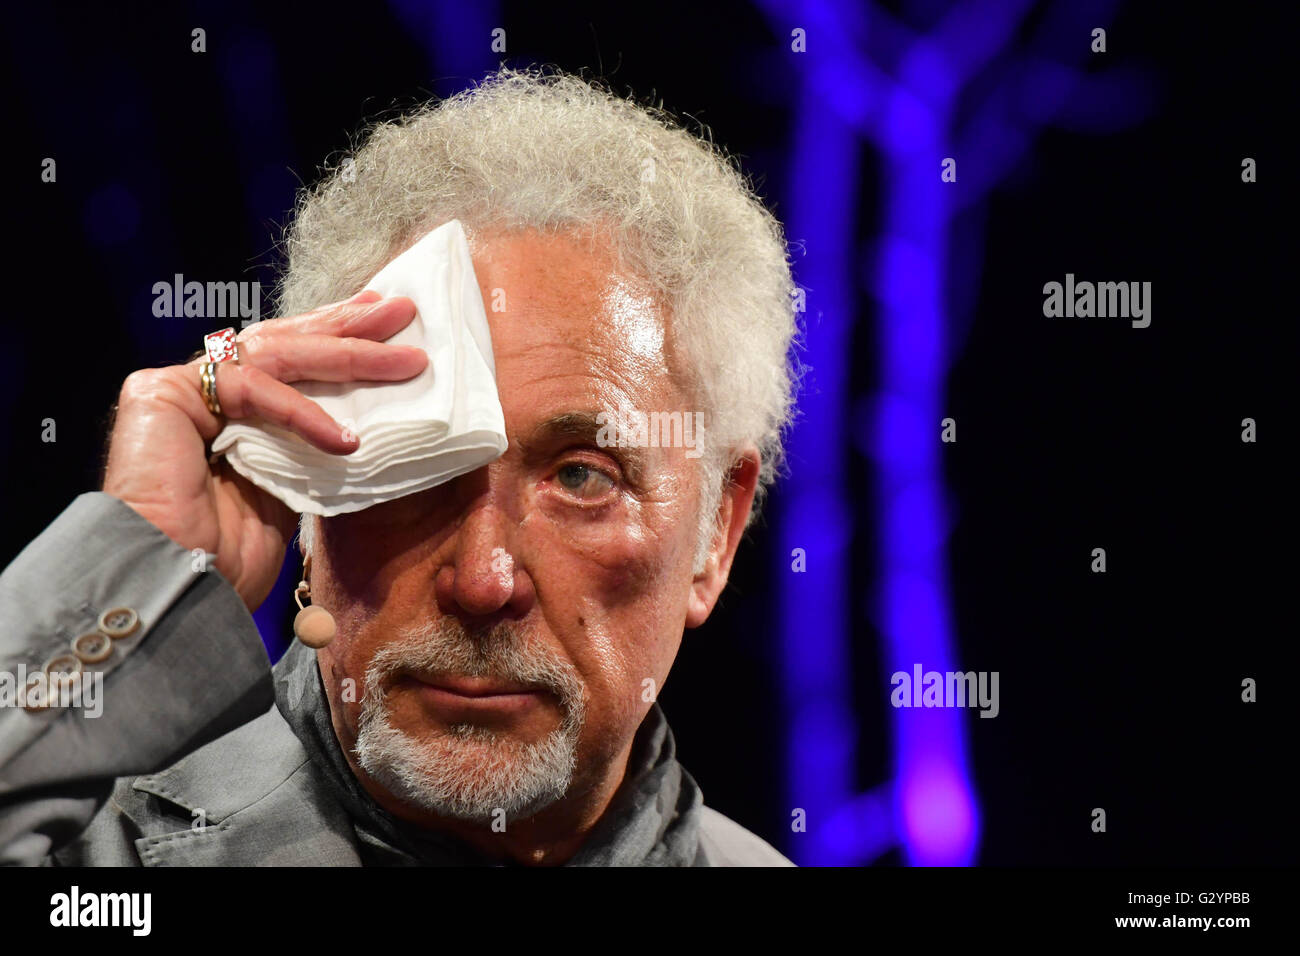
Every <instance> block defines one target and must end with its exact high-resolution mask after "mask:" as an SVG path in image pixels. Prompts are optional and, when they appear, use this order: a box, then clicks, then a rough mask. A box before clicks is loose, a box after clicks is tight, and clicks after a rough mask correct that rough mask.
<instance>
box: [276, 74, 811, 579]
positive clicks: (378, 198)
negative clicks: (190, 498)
mask: <svg viewBox="0 0 1300 956" xmlns="http://www.w3.org/2000/svg"><path fill="white" fill-rule="evenodd" d="M450 219H459V220H461V222H462V223H464V224H465V227H466V229H467V230H469V231H470V232H471V233H472V232H474V231H476V230H485V231H491V230H496V229H506V230H511V229H530V228H531V229H537V230H558V229H573V228H577V229H582V230H588V231H589V230H592V229H594V228H595V227H596V225H597V224H599V227H600V229H601V230H602V233H601V234H602V235H604V236H606V237H608V238H611V239H612V240H613V243H614V249H615V251H616V253H617V254H618V255H619V256H620V257H621V260H622V261H623V262H624V263H626V264H627V265H628V266H629V267H630V268H631V269H632V270H634V272H635V274H636V275H637V276H638V277H639V278H641V279H642V280H644V281H645V282H647V283H648V284H649V286H650V288H651V289H652V290H653V291H654V292H655V293H656V294H657V296H658V297H659V301H661V302H663V303H665V305H666V307H667V309H668V316H669V335H670V337H671V344H672V346H673V348H672V350H671V352H670V353H669V354H672V355H678V356H685V359H684V360H683V361H684V362H685V363H686V364H687V365H689V367H687V368H682V369H675V371H676V372H678V373H679V374H681V375H682V377H683V380H684V381H685V382H686V383H687V387H688V388H689V389H690V390H691V393H692V399H693V401H695V402H696V408H697V409H699V410H701V411H703V413H704V416H705V419H704V420H705V423H706V425H707V428H706V430H705V435H706V443H707V447H706V448H705V450H704V454H703V455H702V456H701V457H700V458H699V459H698V462H699V466H700V468H701V470H702V471H701V480H702V484H701V495H700V513H699V524H698V527H699V538H698V546H697V550H696V561H695V565H696V567H695V571H696V573H699V572H700V571H701V570H702V569H703V566H704V559H705V557H706V556H707V553H708V550H709V547H710V545H711V543H712V542H713V541H714V539H715V535H716V533H717V526H716V523H715V519H716V516H717V511H718V505H719V502H720V499H721V495H722V491H723V488H724V487H725V482H726V481H727V480H728V476H729V474H730V472H731V468H732V465H733V464H734V463H735V461H736V460H737V452H738V450H739V449H741V448H742V447H744V446H745V445H747V444H750V443H752V444H753V445H754V446H756V447H757V448H758V451H759V454H760V456H761V462H762V464H761V468H760V474H759V485H758V493H757V495H756V498H755V502H754V508H753V510H752V511H751V514H750V520H751V521H752V520H753V519H754V518H755V517H756V516H757V514H758V512H759V510H760V507H761V504H762V501H763V498H764V495H765V492H766V489H767V487H768V486H769V485H770V484H771V483H772V482H773V481H774V480H775V478H776V476H777V475H778V474H779V473H780V470H781V466H782V442H783V437H784V433H785V431H786V429H787V428H788V426H789V424H790V422H791V418H792V415H793V412H794V394H795V390H796V388H797V384H798V378H799V372H800V365H799V362H798V359H797V357H796V355H795V350H794V346H795V342H796V339H797V337H798V333H799V330H798V323H797V312H796V308H795V285H794V281H793V278H792V276H791V271H790V263H789V258H788V251H787V246H786V242H785V239H784V236H783V230H782V227H781V224H780V223H779V222H778V221H777V220H776V218H775V217H774V216H773V215H772V214H771V213H770V212H769V211H768V210H767V209H766V208H765V206H764V205H763V203H762V201H761V200H760V199H759V197H758V196H757V195H756V193H755V191H754V190H753V188H752V187H751V185H750V181H749V179H748V177H747V176H746V175H745V174H743V173H742V172H741V171H740V169H739V165H738V163H737V162H736V161H735V160H734V159H733V158H732V157H731V156H730V155H728V154H727V153H726V152H725V151H724V150H722V149H721V148H719V147H718V146H716V145H715V144H714V143H713V141H712V136H711V134H710V133H709V131H708V129H707V128H706V127H702V128H701V134H700V135H697V134H695V133H692V132H690V131H689V130H687V129H686V128H685V127H684V126H683V125H682V123H681V122H680V121H679V120H678V119H677V118H676V117H674V116H673V115H672V114H670V113H668V112H666V111H665V110H664V109H663V108H662V105H661V106H659V107H656V106H654V104H653V103H647V104H640V103H638V102H636V101H634V100H632V99H624V98H621V97H619V96H617V95H616V94H614V93H613V92H612V91H611V90H610V89H609V88H608V86H607V85H605V84H604V82H603V81H599V80H588V79H586V78H584V77H581V76H576V75H573V74H567V73H564V72H562V71H560V70H558V69H555V68H553V67H530V68H528V69H522V70H520V69H513V68H508V67H503V68H502V69H500V70H499V71H497V72H495V73H491V74H489V75H488V76H487V77H486V78H485V80H484V81H483V82H482V83H480V84H479V85H477V86H475V87H471V88H470V89H467V90H465V91H464V92H461V93H458V94H456V95H455V96H453V97H451V98H450V99H447V100H444V101H441V102H438V103H429V104H426V105H424V106H422V107H420V108H418V109H416V110H415V111H413V112H410V113H408V114H406V115H404V116H401V117H399V118H398V119H395V120H393V121H389V122H382V123H379V124H378V125H375V126H374V127H373V128H371V129H370V131H369V134H368V135H367V136H365V137H364V144H363V145H361V146H360V148H358V149H356V151H355V154H354V155H353V156H351V157H344V158H343V159H341V161H340V162H339V163H338V164H337V165H335V166H334V167H333V168H332V169H330V170H328V171H327V175H326V176H325V178H324V180H323V181H322V182H321V183H320V184H319V185H317V186H316V187H314V188H312V189H308V190H304V191H303V192H302V193H301V195H300V196H299V198H298V202H297V205H296V210H295V214H294V215H293V217H292V219H291V221H290V223H289V225H288V227H287V230H286V235H285V239H284V248H285V251H286V253H287V269H286V270H285V272H284V275H283V277H282V281H281V283H280V287H279V288H278V290H277V296H276V298H277V301H276V307H277V312H276V314H278V315H296V314H299V313H302V312H306V311H308V310H310V309H313V308H316V307H318V306H320V305H323V304H325V303H328V302H336V301H338V300H340V299H344V298H347V297H348V296H350V295H352V294H354V293H355V292H357V291H358V290H360V289H361V288H362V287H363V286H364V285H365V283H366V282H367V281H368V280H369V279H370V278H371V277H372V276H373V275H374V274H375V273H376V272H378V271H379V269H380V268H381V267H382V266H383V265H384V264H385V263H387V262H388V261H390V260H391V259H392V258H394V257H395V256H396V255H397V254H398V253H400V252H401V251H402V250H403V249H404V248H406V247H407V246H408V245H409V244H410V243H411V242H413V241H414V240H415V239H416V238H418V237H419V236H420V235H422V234H423V233H425V232H427V231H429V230H430V229H433V228H435V227H436V226H438V225H441V224H442V223H444V222H446V221H448V220H450ZM313 530H314V524H313V522H312V521H311V520H310V516H308V515H304V516H303V520H302V524H301V531H302V534H301V538H302V546H303V549H304V552H305V553H307V554H310V553H311V548H312V538H313Z"/></svg>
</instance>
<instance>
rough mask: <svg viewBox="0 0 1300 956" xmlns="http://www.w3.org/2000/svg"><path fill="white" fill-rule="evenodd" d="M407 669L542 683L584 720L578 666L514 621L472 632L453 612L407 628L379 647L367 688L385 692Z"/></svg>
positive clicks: (535, 685) (368, 670) (368, 673)
mask: <svg viewBox="0 0 1300 956" xmlns="http://www.w3.org/2000/svg"><path fill="white" fill-rule="evenodd" d="M403 672H408V673H411V674H415V675H419V676H423V677H438V676H460V677H487V678H491V679H494V680H499V681H504V682H509V683H514V684H522V685H524V686H527V687H533V688H542V689H545V690H548V691H550V692H551V693H553V694H554V695H555V696H556V697H557V698H558V699H559V701H560V704H561V706H562V707H563V709H564V710H565V712H566V716H567V717H568V718H569V719H570V720H572V719H573V718H575V717H577V718H578V719H579V720H580V719H581V714H582V711H583V709H584V707H583V705H584V702H585V694H584V687H583V682H582V678H581V676H580V675H579V674H578V672H577V669H576V668H575V667H574V666H573V665H572V664H571V663H569V662H568V661H566V660H563V659H562V658H558V657H555V656H553V655H551V654H550V653H548V652H546V651H545V650H543V649H542V648H540V647H539V646H538V645H537V644H535V643H533V642H530V641H529V640H527V639H526V637H525V636H524V635H523V634H522V632H521V629H520V628H519V626H518V625H517V624H515V623H514V622H512V621H500V622H498V623H497V624H495V625H493V626H492V627H491V628H490V629H488V630H486V631H484V632H481V633H480V634H478V635H472V634H471V633H470V632H469V630H468V629H467V628H466V627H465V626H464V625H463V624H462V623H461V622H460V621H458V620H456V619H455V618H451V617H444V618H440V619H438V620H436V621H429V622H427V623H426V624H421V625H416V626H415V627H411V628H408V629H407V630H405V631H403V632H402V634H401V636H400V637H399V638H398V639H397V640H396V641H393V642H392V643H390V644H386V645H385V646H384V647H382V648H380V650H379V651H378V652H376V654H375V656H374V657H373V658H372V659H371V661H370V664H369V666H368V667H367V668H366V693H367V694H369V693H370V689H371V688H375V689H376V690H377V691H379V692H380V693H382V692H383V688H384V687H385V686H386V685H387V684H388V683H389V682H390V681H391V679H392V678H393V677H394V676H396V675H398V674H401V673H403Z"/></svg>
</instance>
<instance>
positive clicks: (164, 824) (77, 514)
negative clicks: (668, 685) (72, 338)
mask: <svg viewBox="0 0 1300 956" xmlns="http://www.w3.org/2000/svg"><path fill="white" fill-rule="evenodd" d="M115 608H127V609H130V610H131V611H134V612H135V616H136V617H138V620H139V624H138V625H137V626H136V627H135V630H134V631H133V632H132V633H130V634H129V635H126V636H123V637H121V638H119V639H115V640H113V641H112V647H111V653H110V654H109V656H108V657H107V658H106V659H104V660H103V661H102V662H98V663H93V664H86V665H84V667H85V670H86V673H85V674H83V681H84V682H85V683H86V686H87V688H88V690H89V688H90V687H91V685H92V684H93V679H92V678H91V677H90V674H91V672H93V671H98V672H100V673H101V674H102V683H101V685H100V686H101V688H102V692H101V694H100V697H99V698H98V699H97V700H96V699H92V696H91V695H90V694H89V693H87V695H86V697H85V698H84V699H83V701H82V704H83V706H82V707H81V708H76V707H71V708H69V707H60V706H52V707H47V708H44V709H39V708H34V709H28V708H24V707H22V706H15V705H14V700H13V696H14V694H13V690H14V688H15V686H16V684H17V683H18V676H19V675H20V674H22V672H23V670H24V669H25V671H26V673H27V674H32V673H35V672H36V671H38V670H39V669H40V668H41V667H42V666H43V665H44V664H45V663H46V662H47V661H49V660H50V659H51V658H53V657H55V656H56V655H59V654H63V653H66V652H67V651H68V650H69V648H70V645H71V642H72V641H73V640H74V639H75V638H77V637H78V636H79V635H82V634H85V633H88V632H94V631H95V630H96V629H97V627H98V626H99V623H100V616H101V614H103V613H104V612H106V611H110V610H112V609H115ZM131 617H132V616H131V615H130V614H128V613H123V614H119V615H117V617H116V622H117V623H121V622H123V621H126V622H128V625H129V622H130V620H131ZM92 645H93V642H92ZM91 656H97V655H94V654H92V655H91ZM6 681H7V684H6ZM6 691H8V693H6ZM96 711H102V713H101V715H100V716H98V717H90V716H87V714H88V713H94V712H96ZM674 754H675V748H674V744H673V738H672V732H671V731H670V730H669V728H668V724H667V721H666V720H665V719H664V715H663V712H662V711H661V710H660V708H659V706H658V704H656V705H654V707H652V709H651V711H650V714H649V715H648V716H647V718H646V720H645V721H644V722H643V723H642V726H641V727H640V729H639V730H638V733H637V737H636V741H635V742H634V745H633V754H632V758H631V761H630V763H629V768H628V775H627V778H626V779H625V782H624V784H623V786H622V788H621V789H620V790H619V793H618V795H617V796H616V797H615V800H614V803H613V804H611V806H610V808H609V809H608V810H607V812H606V813H605V815H604V817H602V820H601V822H600V823H599V825H598V826H597V828H596V830H595V831H594V832H593V833H592V834H591V836H590V837H589V838H588V839H587V841H586V842H585V843H584V845H583V847H582V848H581V849H580V850H579V852H578V854H577V855H576V856H575V857H574V858H573V859H572V860H570V861H569V865H579V866H580V865H588V866H596V865H647V866H788V865H791V864H790V861H789V860H787V859H786V858H785V857H783V856H782V855H781V854H780V853H778V852H777V851H776V850H774V849H773V848H772V847H771V846H769V845H768V844H767V843H765V842H764V841H763V840H761V839H760V838H759V837H757V836H755V835H754V834H752V833H750V832H749V831H748V830H746V829H744V828H743V827H741V826H740V825H739V824H737V823H735V822H733V821H732V820H729V819H728V818H727V817H725V816H723V815H722V814H720V813H718V812H717V811H715V810H712V809H710V808H708V807H706V806H704V803H703V797H702V795H701V793H700V790H699V787H698V786H697V785H696V783H695V781H694V780H693V779H691V777H690V775H689V774H688V773H687V772H686V771H685V770H684V769H683V768H682V767H681V765H680V764H679V763H678V762H677V760H676V758H675V755H674ZM160 768H161V769H160ZM490 862H491V861H489V860H486V859H483V858H481V857H479V856H477V854H476V853H475V852H474V851H472V850H470V849H469V848H468V847H466V846H465V845H464V844H462V843H460V842H459V841H456V840H453V839H451V838H449V837H446V836H441V835H439V834H436V833H431V832H429V831H420V830H417V829H415V828H412V827H410V826H409V825H407V824H404V823H402V822H400V821H397V820H395V819H394V818H392V817H391V816H389V815H388V814H386V813H385V812H384V811H383V810H381V809H380V808H379V807H378V806H376V805H375V804H374V802H373V801H372V800H370V798H369V797H368V796H367V795H366V794H365V793H364V791H363V790H362V789H361V788H360V786H359V784H358V783H357V781H356V779H355V777H354V776H353V775H352V774H351V772H350V771H349V770H348V769H347V764H346V761H345V760H344V758H343V756H342V752H341V750H340V748H339V745H338V741H337V739H336V737H335V736H334V733H333V730H332V729H331V728H330V726H329V723H328V714H327V708H326V706H325V703H324V698H323V692H322V690H321V687H320V678H319V673H318V671H317V668H316V661H315V654H314V653H312V652H310V651H308V650H307V649H306V648H303V647H301V645H298V644H297V642H295V644H294V647H293V648H292V649H291V650H290V651H289V652H288V653H286V654H285V656H284V659H283V660H281V661H280V663H279V664H277V665H276V666H275V668H274V669H272V668H271V667H270V666H269V662H268V660H267V656H266V651H265V650H264V648H263V646H262V642H261V639H260V637H259V635H258V631H257V627H256V625H255V624H254V622H253V619H252V617H251V615H250V614H249V613H248V610H247V608H245V606H244V604H243V602H242V601H241V599H240V598H239V596H238V595H237V594H236V593H235V591H234V589H233V588H231V587H230V585H229V584H228V583H227V582H226V581H225V579H223V578H222V577H221V575H220V574H219V573H217V572H216V571H215V570H211V569H206V562H205V561H204V560H203V557H202V556H201V555H199V556H192V555H191V553H190V552H188V551H185V550H184V549H183V548H181V547H179V546H178V545H177V544H175V543H174V542H173V541H171V540H170V539H169V538H167V537H166V536H165V535H164V534H162V532H160V531H159V530H158V529H157V528H155V527H154V526H153V525H152V524H150V523H149V522H147V521H145V520H144V519H143V518H141V517H140V516H139V515H137V514H136V513H135V511H133V510H132V509H131V508H129V507H127V506H126V505H124V504H123V503H122V502H120V501H118V500H117V499H116V498H113V497H112V496H110V495H106V494H102V493H92V494H85V495H81V496H80V497H78V498H77V499H76V500H75V501H74V502H73V503H72V504H71V505H70V506H69V507H68V508H67V510H65V511H64V512H63V514H61V515H60V516H59V517H58V519H56V520H55V521H54V522H53V523H52V524H51V525H50V526H49V527H48V528H47V529H46V530H45V531H44V532H43V533H42V534H41V535H40V536H39V537H38V538H36V540H34V541H33V542H32V543H31V544H30V545H28V547H27V548H26V549H25V550H24V551H23V552H22V553H21V554H20V555H19V556H18V557H17V558H16V559H15V560H14V562H13V563H12V564H11V565H10V566H9V567H8V568H7V569H6V570H5V571H4V573H3V574H0V863H8V864H28V865H32V864H45V865H88V866H102V865H107V866H124V865H125V866H141V865H143V866H209V865H218V866H254V865H271V866H303V865H307V866H361V865H428V864H434V865H456V864H486V863H490Z"/></svg>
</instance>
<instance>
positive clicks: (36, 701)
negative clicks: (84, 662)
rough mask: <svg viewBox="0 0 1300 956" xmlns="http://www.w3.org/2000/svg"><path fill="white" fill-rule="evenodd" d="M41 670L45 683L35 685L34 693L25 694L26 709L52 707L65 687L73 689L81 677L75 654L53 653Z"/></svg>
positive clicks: (69, 689)
mask: <svg viewBox="0 0 1300 956" xmlns="http://www.w3.org/2000/svg"><path fill="white" fill-rule="evenodd" d="M41 670H42V671H44V672H45V685H44V686H43V687H37V688H36V693H35V694H32V693H28V694H27V696H26V700H25V701H24V702H23V707H24V709H26V710H30V711H36V710H45V709H46V708H48V707H52V706H53V705H54V704H56V703H57V702H58V701H59V700H60V699H61V697H62V691H63V689H64V688H65V687H66V688H67V689H68V691H69V692H72V691H74V690H75V688H76V686H77V683H78V682H79V681H80V679H81V658H79V657H78V656H77V655H76V654H68V653H63V654H55V655H54V656H53V657H51V658H50V659H49V660H48V661H46V662H45V666H44V667H42V668H41Z"/></svg>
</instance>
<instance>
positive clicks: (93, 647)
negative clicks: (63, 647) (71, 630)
mask: <svg viewBox="0 0 1300 956" xmlns="http://www.w3.org/2000/svg"><path fill="white" fill-rule="evenodd" d="M72 652H73V653H74V654H76V655H77V656H78V657H79V658H81V660H82V661H83V662H85V663H87V664H98V663H99V662H100V661H102V660H104V659H106V658H107V657H108V655H109V654H112V653H113V642H112V641H111V640H109V639H108V636H107V635H105V634H101V633H100V632H99V631H91V632H90V633H89V634H82V635H81V636H80V637H79V638H77V639H76V640H75V641H73V642H72Z"/></svg>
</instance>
